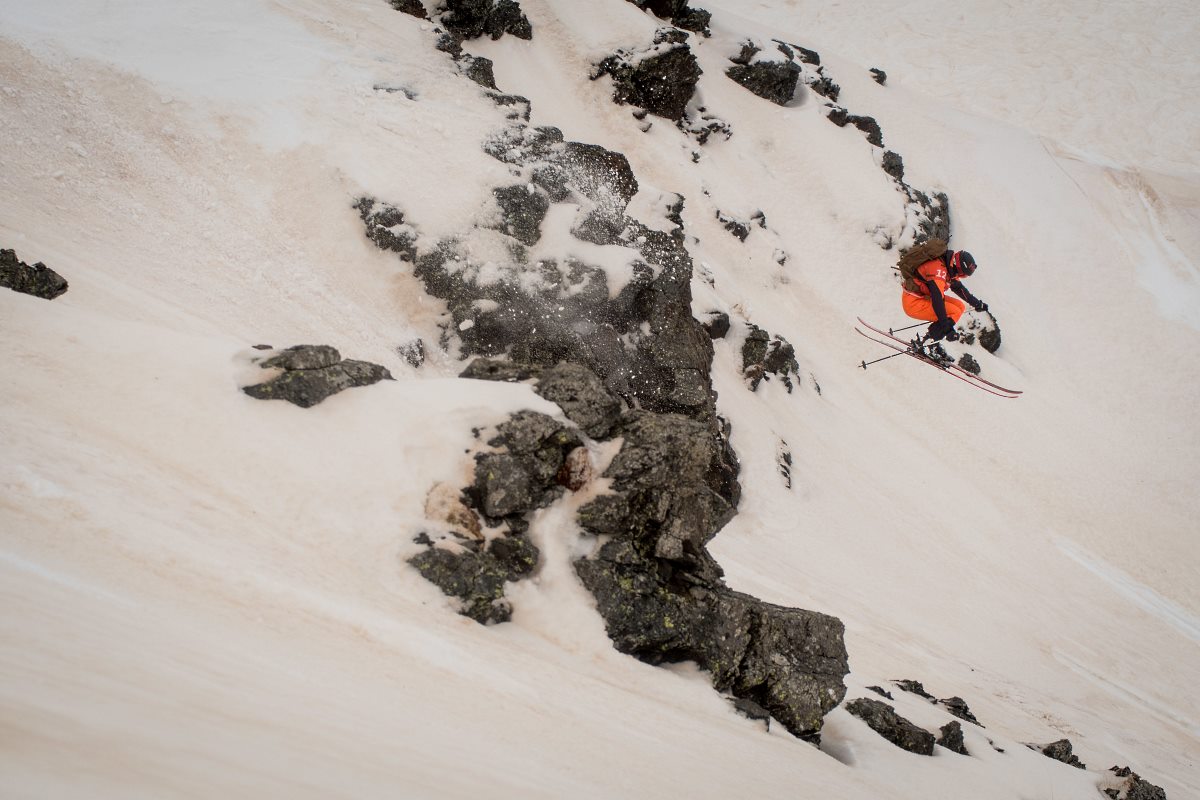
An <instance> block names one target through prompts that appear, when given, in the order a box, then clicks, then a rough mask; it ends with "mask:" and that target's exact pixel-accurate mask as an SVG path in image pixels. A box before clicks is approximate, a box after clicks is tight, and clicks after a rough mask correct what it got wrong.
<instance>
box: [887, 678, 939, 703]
mask: <svg viewBox="0 0 1200 800" xmlns="http://www.w3.org/2000/svg"><path fill="white" fill-rule="evenodd" d="M892 683H894V684H896V685H897V686H899V687H900V688H901V689H903V690H904V691H906V692H909V693H911V694H915V695H917V696H918V697H924V698H925V699H926V700H928V701H929V702H931V703H936V702H937V698H936V697H934V696H933V695H931V694H930V693H929V692H927V691H925V687H924V686H922V685H921V682H920V681H912V680H907V679H904V680H898V681H892Z"/></svg>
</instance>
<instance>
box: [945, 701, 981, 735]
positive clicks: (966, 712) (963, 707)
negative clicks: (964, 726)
mask: <svg viewBox="0 0 1200 800" xmlns="http://www.w3.org/2000/svg"><path fill="white" fill-rule="evenodd" d="M938 703H939V704H941V705H943V706H945V707H946V710H947V711H949V712H950V713H951V714H953V715H954V716H956V717H958V718H959V719H964V720H966V721H967V722H970V723H973V724H975V725H979V720H977V719H975V715H974V714H972V713H971V709H970V707H968V706H967V701H966V700H963V699H962V698H961V697H947V698H945V699H944V700H938ZM979 727H981V728H982V727H983V725H979Z"/></svg>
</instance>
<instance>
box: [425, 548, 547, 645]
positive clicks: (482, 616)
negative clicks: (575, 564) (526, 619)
mask: <svg viewBox="0 0 1200 800" xmlns="http://www.w3.org/2000/svg"><path fill="white" fill-rule="evenodd" d="M419 539H420V537H418V540H419ZM424 541H425V542H428V543H429V546H428V547H427V549H425V550H423V551H422V552H420V553H418V554H417V555H415V556H413V557H412V558H410V559H409V562H408V563H410V564H412V565H413V566H414V567H415V568H416V569H417V570H418V571H419V572H420V573H421V575H422V576H424V577H425V579H426V580H428V581H430V582H431V583H433V584H434V585H436V586H437V587H438V588H440V589H441V590H442V591H443V592H445V593H446V594H447V595H450V596H451V597H457V598H459V599H461V600H462V601H463V608H462V611H461V613H462V614H463V615H464V616H467V617H470V618H471V619H473V620H475V621H476V622H479V623H481V624H494V623H498V622H507V621H508V620H509V619H510V618H511V616H512V607H511V605H510V604H509V603H508V601H507V600H505V599H504V584H505V583H507V582H508V581H516V580H520V579H522V578H524V577H527V576H528V575H529V574H530V573H531V572H533V570H534V568H535V567H536V566H537V562H538V557H539V553H538V549H537V548H536V547H535V546H534V545H533V544H532V543H531V542H530V541H529V540H528V539H526V538H525V537H524V536H521V535H517V534H512V533H510V534H509V535H507V536H503V537H497V538H495V539H493V540H492V541H491V543H490V544H489V545H488V546H487V549H485V550H477V549H472V546H466V547H464V548H463V549H461V550H458V551H454V550H450V549H446V548H442V547H437V546H434V545H433V543H432V542H431V541H430V539H429V537H428V536H427V535H426V536H425V539H424ZM458 541H459V543H460V545H467V541H466V540H465V539H461V538H460V539H458ZM473 546H474V547H477V545H473Z"/></svg>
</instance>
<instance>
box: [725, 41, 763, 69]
mask: <svg viewBox="0 0 1200 800" xmlns="http://www.w3.org/2000/svg"><path fill="white" fill-rule="evenodd" d="M761 52H762V48H761V47H759V46H758V45H757V44H755V43H754V42H752V41H751V40H749V39H747V40H746V41H744V42H742V44H741V50H739V51H738V54H737V55H736V56H730V57H729V60H730V61H732V62H733V63H734V64H740V65H741V66H743V67H744V66H747V65H749V64H750V62H751V61H753V60H754V57H755V56H756V55H758V54H759V53H761Z"/></svg>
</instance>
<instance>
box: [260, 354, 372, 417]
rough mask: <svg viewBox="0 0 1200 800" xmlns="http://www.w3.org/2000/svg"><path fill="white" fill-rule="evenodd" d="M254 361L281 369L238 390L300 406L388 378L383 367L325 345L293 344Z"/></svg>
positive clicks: (266, 367)
mask: <svg viewBox="0 0 1200 800" xmlns="http://www.w3.org/2000/svg"><path fill="white" fill-rule="evenodd" d="M254 361H255V363H257V364H258V366H260V367H262V368H263V369H271V370H274V369H278V370H281V372H280V373H279V374H278V375H276V376H275V377H272V378H269V379H268V380H266V381H264V382H262V383H256V384H253V385H251V386H244V387H242V391H243V392H245V393H246V394H248V395H250V396H251V397H254V398H256V399H258V400H286V401H288V402H289V403H294V404H295V405H298V406H300V407H301V408H309V407H310V406H315V405H316V404H317V403H320V402H321V401H322V400H325V399H326V398H327V397H330V396H332V395H335V394H337V393H338V392H341V391H344V390H346V389H350V388H353V387H355V386H370V385H371V384H373V383H378V382H379V381H382V380H392V374H391V373H390V372H388V370H387V369H386V368H384V367H381V366H379V365H378V364H372V363H370V362H367V361H354V360H352V359H343V358H342V356H341V354H340V353H338V351H337V350H336V349H334V348H332V347H330V346H328V345H307V344H304V345H296V346H295V347H289V348H287V349H286V350H281V351H274V352H273V354H271V355H264V356H261V357H256V358H255V359H254Z"/></svg>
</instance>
